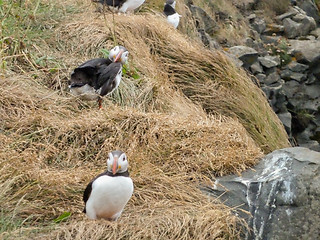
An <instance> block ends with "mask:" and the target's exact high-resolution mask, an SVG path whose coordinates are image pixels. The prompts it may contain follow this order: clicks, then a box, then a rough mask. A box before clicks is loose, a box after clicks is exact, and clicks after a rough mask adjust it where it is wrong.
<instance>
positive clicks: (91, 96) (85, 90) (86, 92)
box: [70, 84, 99, 100]
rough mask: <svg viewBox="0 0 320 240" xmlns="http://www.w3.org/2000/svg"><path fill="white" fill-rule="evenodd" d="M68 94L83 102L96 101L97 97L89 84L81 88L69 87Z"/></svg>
mask: <svg viewBox="0 0 320 240" xmlns="http://www.w3.org/2000/svg"><path fill="white" fill-rule="evenodd" d="M70 92H71V94H73V95H76V96H79V97H81V98H82V99H85V100H97V99H98V97H99V95H98V93H97V92H96V90H95V89H94V88H93V87H91V86H90V85H89V84H86V85H83V86H82V87H70Z"/></svg>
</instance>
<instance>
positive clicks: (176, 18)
mask: <svg viewBox="0 0 320 240" xmlns="http://www.w3.org/2000/svg"><path fill="white" fill-rule="evenodd" d="M175 6H176V1H174V0H167V2H166V4H165V5H164V10H163V13H164V14H165V15H166V16H167V21H168V22H169V23H170V24H171V25H172V26H173V27H174V28H177V27H178V25H179V22H180V17H181V15H179V14H178V13H177V12H176V10H175Z"/></svg>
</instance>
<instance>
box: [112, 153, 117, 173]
mask: <svg viewBox="0 0 320 240" xmlns="http://www.w3.org/2000/svg"><path fill="white" fill-rule="evenodd" d="M117 163H118V157H114V160H113V165H112V174H113V175H115V174H116V173H117V165H118V164H117Z"/></svg>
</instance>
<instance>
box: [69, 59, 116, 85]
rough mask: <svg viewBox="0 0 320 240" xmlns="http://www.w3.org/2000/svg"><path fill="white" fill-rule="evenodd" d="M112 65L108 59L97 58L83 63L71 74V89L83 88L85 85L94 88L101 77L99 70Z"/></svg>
mask: <svg viewBox="0 0 320 240" xmlns="http://www.w3.org/2000/svg"><path fill="white" fill-rule="evenodd" d="M110 63H112V61H111V60H110V59H106V58H95V59H91V60H89V61H86V62H84V63H82V64H81V65H80V66H79V67H77V68H75V69H74V70H73V72H72V73H71V79H70V85H71V87H81V86H83V85H85V84H89V85H90V86H92V87H93V86H94V85H95V83H96V81H97V78H98V77H99V76H98V72H99V69H100V68H101V67H104V66H105V67H106V66H108V65H109V64H110Z"/></svg>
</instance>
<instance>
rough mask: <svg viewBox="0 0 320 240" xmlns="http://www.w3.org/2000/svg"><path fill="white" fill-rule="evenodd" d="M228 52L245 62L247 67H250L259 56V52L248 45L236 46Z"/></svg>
mask: <svg viewBox="0 0 320 240" xmlns="http://www.w3.org/2000/svg"><path fill="white" fill-rule="evenodd" d="M228 52H229V53H230V54H232V55H234V56H235V57H237V58H239V59H240V60H241V61H242V62H243V66H244V67H245V68H249V67H250V66H251V65H252V64H253V63H254V62H256V60H257V58H258V52H257V51H256V50H255V49H253V48H250V47H247V46H234V47H231V48H229V50H228Z"/></svg>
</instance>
